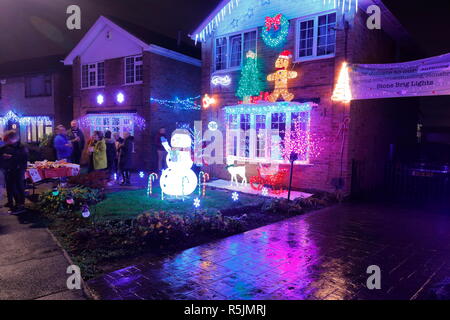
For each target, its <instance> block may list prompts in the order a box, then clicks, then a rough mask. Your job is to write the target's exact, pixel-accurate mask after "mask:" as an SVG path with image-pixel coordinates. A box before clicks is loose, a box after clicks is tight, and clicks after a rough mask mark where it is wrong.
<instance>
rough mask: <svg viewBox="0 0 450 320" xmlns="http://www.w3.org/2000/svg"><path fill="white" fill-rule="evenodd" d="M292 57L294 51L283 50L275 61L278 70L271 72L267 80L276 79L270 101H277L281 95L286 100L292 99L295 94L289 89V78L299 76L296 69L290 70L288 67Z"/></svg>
mask: <svg viewBox="0 0 450 320" xmlns="http://www.w3.org/2000/svg"><path fill="white" fill-rule="evenodd" d="M291 59H292V53H291V52H290V51H289V50H285V51H283V52H282V53H281V54H280V55H279V56H278V59H277V61H276V62H275V68H277V72H275V73H272V74H269V75H268V76H267V81H275V90H273V92H272V94H271V95H270V96H269V101H270V102H276V101H277V100H278V98H279V97H280V96H282V97H283V99H284V101H292V99H294V95H293V94H292V93H290V92H289V91H288V80H289V79H294V78H297V72H296V71H288V70H287V68H288V67H289V64H290V62H291Z"/></svg>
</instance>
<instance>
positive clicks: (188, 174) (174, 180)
mask: <svg viewBox="0 0 450 320" xmlns="http://www.w3.org/2000/svg"><path fill="white" fill-rule="evenodd" d="M161 142H162V145H163V146H164V148H165V149H166V151H167V153H168V154H167V157H166V162H167V167H168V168H167V169H165V170H164V171H163V172H162V174H161V179H160V185H161V189H162V192H163V193H165V194H168V195H171V196H177V197H178V196H188V195H190V194H191V193H193V192H194V191H195V189H196V188H197V176H196V175H195V173H194V171H192V165H193V164H194V163H193V161H192V158H191V146H192V139H191V136H190V135H189V134H188V133H183V132H176V133H175V134H173V135H172V138H171V140H170V143H171V145H172V147H170V146H169V142H168V141H167V140H166V139H165V138H161Z"/></svg>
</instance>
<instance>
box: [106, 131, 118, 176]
mask: <svg viewBox="0 0 450 320" xmlns="http://www.w3.org/2000/svg"><path fill="white" fill-rule="evenodd" d="M105 143H106V159H107V165H108V166H107V168H108V172H109V174H110V176H112V175H113V174H114V173H115V172H116V155H117V150H116V142H115V141H114V139H112V134H111V131H109V130H108V131H106V132H105Z"/></svg>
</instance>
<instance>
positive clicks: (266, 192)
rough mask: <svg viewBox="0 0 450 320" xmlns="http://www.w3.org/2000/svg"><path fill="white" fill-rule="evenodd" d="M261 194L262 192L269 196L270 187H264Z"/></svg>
mask: <svg viewBox="0 0 450 320" xmlns="http://www.w3.org/2000/svg"><path fill="white" fill-rule="evenodd" d="M261 194H262V195H263V196H264V197H267V196H268V195H269V189H267V188H262V190H261Z"/></svg>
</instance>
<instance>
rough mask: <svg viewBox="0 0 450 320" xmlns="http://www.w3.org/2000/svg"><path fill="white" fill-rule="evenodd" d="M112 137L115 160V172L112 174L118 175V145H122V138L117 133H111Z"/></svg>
mask: <svg viewBox="0 0 450 320" xmlns="http://www.w3.org/2000/svg"><path fill="white" fill-rule="evenodd" d="M113 137H114V141H115V144H116V158H115V161H114V165H115V170H116V171H115V172H114V173H118V172H119V157H120V155H119V147H120V145H121V144H122V143H123V138H122V137H121V136H120V133H119V132H114V133H113Z"/></svg>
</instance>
